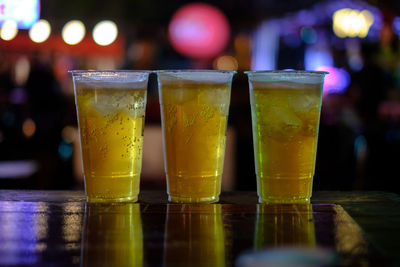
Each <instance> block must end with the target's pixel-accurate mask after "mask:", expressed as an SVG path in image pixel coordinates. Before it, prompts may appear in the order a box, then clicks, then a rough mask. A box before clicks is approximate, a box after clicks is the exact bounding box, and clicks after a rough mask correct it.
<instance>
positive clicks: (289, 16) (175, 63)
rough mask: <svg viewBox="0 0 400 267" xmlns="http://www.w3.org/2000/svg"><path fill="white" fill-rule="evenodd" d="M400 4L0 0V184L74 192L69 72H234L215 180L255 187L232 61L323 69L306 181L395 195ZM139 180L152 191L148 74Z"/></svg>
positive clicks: (159, 168) (244, 92) (76, 160)
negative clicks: (312, 163)
mask: <svg viewBox="0 0 400 267" xmlns="http://www.w3.org/2000/svg"><path fill="white" fill-rule="evenodd" d="M399 37H400V1H397V0H384V1H378V0H370V1H350V0H346V1H340V0H337V1H335V0H332V1H322V0H321V1H317V0H304V1H297V0H286V1H281V0H234V1H232V0H219V1H217V0H214V1H205V2H193V3H191V2H188V1H182V0H170V1H161V0H114V1H105V0H85V1H80V0H70V1H51V0H0V189H83V178H82V171H81V162H80V156H79V154H80V151H79V140H78V138H79V137H78V132H77V122H76V113H75V105H74V95H73V86H72V80H71V77H70V75H69V74H68V73H67V71H68V70H71V69H150V70H153V69H221V70H237V71H238V74H237V75H236V77H235V78H234V81H233V88H232V90H233V91H232V101H231V108H230V115H229V127H228V134H227V136H228V139H227V154H226V155H227V156H226V162H225V173H224V178H223V188H224V190H255V189H256V183H255V181H256V179H255V174H254V173H255V171H254V158H253V144H252V133H251V117H250V116H251V114H250V102H249V93H248V83H247V78H246V76H245V75H244V74H243V71H244V70H271V69H305V70H326V71H329V73H330V74H329V75H328V76H327V77H326V82H325V86H324V98H323V108H322V114H321V125H320V134H319V147H318V153H317V163H316V175H315V180H314V189H315V190H385V191H392V192H399V191H400V189H399V188H398V187H397V186H396V185H397V183H396V180H397V179H399V177H400V168H399V158H400V156H399V154H400V40H399ZM144 138H145V141H144V142H145V143H144V156H143V157H144V158H143V174H142V180H141V183H142V185H141V186H142V189H154V188H157V189H164V188H165V178H164V171H163V155H162V146H161V128H160V110H159V104H158V92H157V84H156V80H155V77H154V76H152V77H151V79H150V82H149V91H148V103H147V110H146V130H145V134H144Z"/></svg>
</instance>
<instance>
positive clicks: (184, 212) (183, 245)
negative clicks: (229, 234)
mask: <svg viewBox="0 0 400 267" xmlns="http://www.w3.org/2000/svg"><path fill="white" fill-rule="evenodd" d="M165 228H166V230H165V244H164V251H165V253H164V263H165V265H166V266H225V240H224V229H223V224H222V214H221V205H220V204H209V205H183V206H181V205H173V204H172V205H171V204H170V205H168V207H167V219H166V227H165Z"/></svg>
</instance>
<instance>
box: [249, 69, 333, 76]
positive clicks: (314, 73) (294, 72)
mask: <svg viewBox="0 0 400 267" xmlns="http://www.w3.org/2000/svg"><path fill="white" fill-rule="evenodd" d="M244 73H245V74H289V75H294V74H301V75H321V74H324V75H326V74H329V72H327V71H314V70H313V71H311V70H249V71H245V72H244Z"/></svg>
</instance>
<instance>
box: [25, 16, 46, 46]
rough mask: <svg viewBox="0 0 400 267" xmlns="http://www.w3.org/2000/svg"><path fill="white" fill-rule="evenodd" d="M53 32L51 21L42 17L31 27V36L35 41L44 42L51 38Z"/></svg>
mask: <svg viewBox="0 0 400 267" xmlns="http://www.w3.org/2000/svg"><path fill="white" fill-rule="evenodd" d="M50 32H51V27H50V23H49V22H48V21H47V20H44V19H41V20H39V21H38V22H36V23H35V25H33V26H32V28H30V29H29V38H31V40H32V41H33V42H35V43H43V42H44V41H46V40H47V38H49V36H50Z"/></svg>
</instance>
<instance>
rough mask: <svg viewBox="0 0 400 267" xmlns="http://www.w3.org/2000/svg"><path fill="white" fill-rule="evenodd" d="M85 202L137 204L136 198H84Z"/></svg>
mask: <svg viewBox="0 0 400 267" xmlns="http://www.w3.org/2000/svg"><path fill="white" fill-rule="evenodd" d="M86 201H87V202H89V203H109V202H137V201H138V197H137V196H134V197H119V198H98V197H86Z"/></svg>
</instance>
